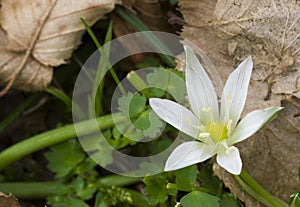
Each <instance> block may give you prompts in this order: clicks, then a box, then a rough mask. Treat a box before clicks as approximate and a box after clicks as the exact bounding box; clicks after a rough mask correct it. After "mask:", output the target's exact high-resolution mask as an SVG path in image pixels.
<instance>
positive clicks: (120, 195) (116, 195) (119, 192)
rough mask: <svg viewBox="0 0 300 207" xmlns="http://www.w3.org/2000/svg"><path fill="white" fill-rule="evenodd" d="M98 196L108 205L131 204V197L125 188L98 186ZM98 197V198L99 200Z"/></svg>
mask: <svg viewBox="0 0 300 207" xmlns="http://www.w3.org/2000/svg"><path fill="white" fill-rule="evenodd" d="M99 192H100V193H98V195H97V196H98V197H100V198H101V199H102V200H103V201H104V202H102V203H103V204H102V205H104V204H106V205H108V206H124V207H126V206H132V205H133V198H132V195H131V193H130V192H128V191H127V190H126V189H123V188H120V187H116V186H110V187H100V189H99ZM99 194H101V195H99ZM100 198H98V199H99V200H100ZM100 204H101V202H100Z"/></svg>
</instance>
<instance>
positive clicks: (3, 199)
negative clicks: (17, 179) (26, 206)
mask: <svg viewBox="0 0 300 207" xmlns="http://www.w3.org/2000/svg"><path fill="white" fill-rule="evenodd" d="M0 207H20V204H19V202H18V199H17V198H16V197H15V196H14V195H13V194H12V193H10V194H9V195H8V196H7V195H5V194H3V193H1V192H0Z"/></svg>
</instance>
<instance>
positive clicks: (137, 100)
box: [129, 93, 147, 117]
mask: <svg viewBox="0 0 300 207" xmlns="http://www.w3.org/2000/svg"><path fill="white" fill-rule="evenodd" d="M146 101H147V99H146V97H145V96H144V95H143V94H139V93H136V94H135V95H134V96H133V98H132V99H131V101H130V104H129V116H130V117H134V116H136V115H138V114H139V113H141V112H142V111H143V110H144V108H145V106H146Z"/></svg>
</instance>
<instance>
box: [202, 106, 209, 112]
mask: <svg viewBox="0 0 300 207" xmlns="http://www.w3.org/2000/svg"><path fill="white" fill-rule="evenodd" d="M201 110H202V111H203V112H208V113H210V112H211V108H210V107H207V108H202V109H201Z"/></svg>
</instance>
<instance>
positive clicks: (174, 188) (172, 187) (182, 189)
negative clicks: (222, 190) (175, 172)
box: [167, 183, 209, 193]
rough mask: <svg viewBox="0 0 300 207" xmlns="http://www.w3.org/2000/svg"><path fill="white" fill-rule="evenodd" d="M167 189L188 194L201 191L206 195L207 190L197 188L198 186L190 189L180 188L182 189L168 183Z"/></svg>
mask: <svg viewBox="0 0 300 207" xmlns="http://www.w3.org/2000/svg"><path fill="white" fill-rule="evenodd" d="M167 189H173V190H180V191H185V192H190V191H194V190H196V191H202V192H205V193H208V192H209V190H208V189H207V188H204V187H199V186H194V187H191V188H182V187H179V186H178V185H177V184H176V183H168V184H167Z"/></svg>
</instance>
